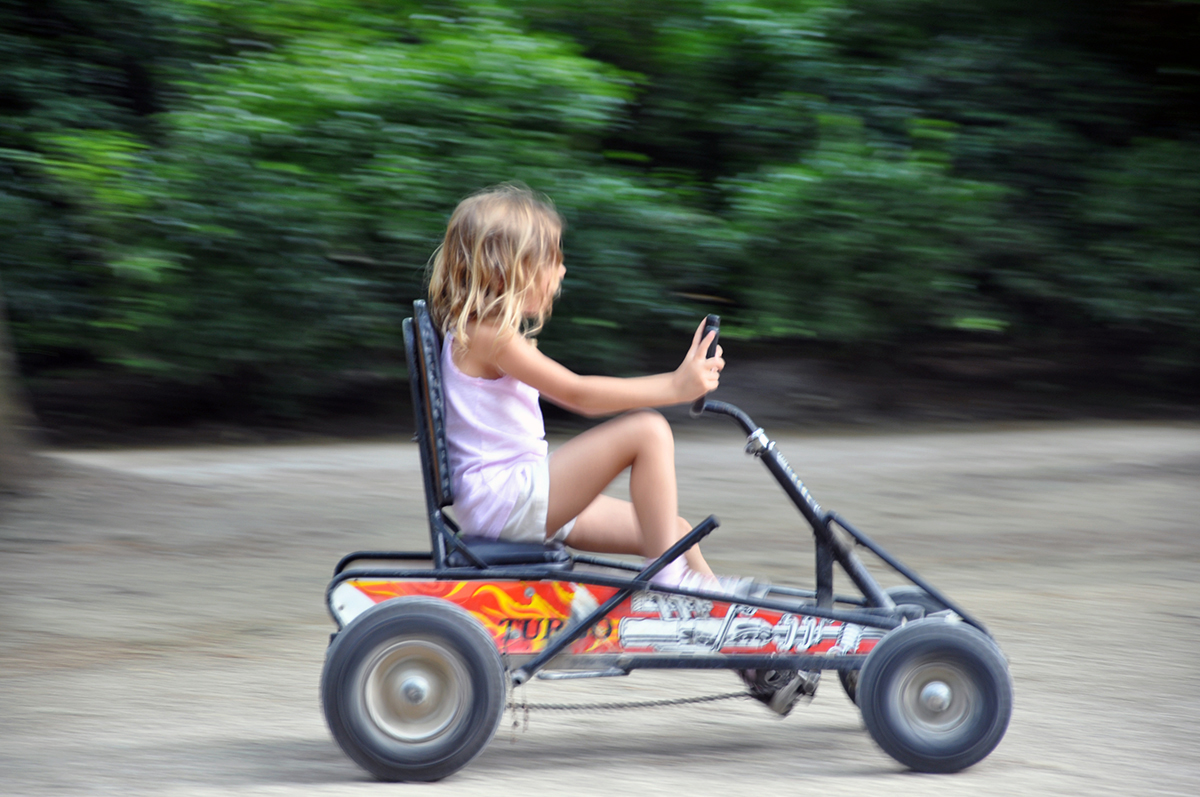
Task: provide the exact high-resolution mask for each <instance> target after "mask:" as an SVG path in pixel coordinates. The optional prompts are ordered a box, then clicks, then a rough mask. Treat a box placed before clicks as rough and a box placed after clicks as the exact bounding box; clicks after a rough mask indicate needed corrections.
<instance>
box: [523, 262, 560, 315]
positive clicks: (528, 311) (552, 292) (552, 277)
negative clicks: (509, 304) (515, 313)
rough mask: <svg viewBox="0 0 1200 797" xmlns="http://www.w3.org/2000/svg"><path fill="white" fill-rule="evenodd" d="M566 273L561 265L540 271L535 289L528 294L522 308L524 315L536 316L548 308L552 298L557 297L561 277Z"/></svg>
mask: <svg viewBox="0 0 1200 797" xmlns="http://www.w3.org/2000/svg"><path fill="white" fill-rule="evenodd" d="M566 273H567V267H566V265H565V264H563V263H559V264H558V265H557V266H549V267H547V268H544V269H542V273H541V274H540V275H538V280H537V287H536V289H535V290H534V291H532V292H531V293H530V296H529V300H528V302H526V305H525V307H524V308H522V309H523V310H524V311H525V315H527V316H532V315H536V314H537V313H538V311H539V310H541V309H542V308H543V307H549V306H550V303H551V302H553V301H554V297H555V296H557V295H558V289H559V288H560V287H562V281H563V277H564V276H566Z"/></svg>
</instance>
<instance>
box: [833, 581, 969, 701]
mask: <svg viewBox="0 0 1200 797" xmlns="http://www.w3.org/2000/svg"><path fill="white" fill-rule="evenodd" d="M884 592H886V593H887V595H888V597H889V598H891V599H892V602H893V603H895V604H896V605H897V606H901V605H903V604H910V605H914V606H920V607H921V608H922V609H924V610H925V614H926V615H930V614H933V613H934V612H940V611H942V610H943V609H946V608H948V607H947V606H946V604H944V603H942V602H941V601H940V600H938V599H937V598H935V597H933V596H932V595H930V594H929V593H928V592H926V591H925V590H923V589H921V588H920V587H918V586H916V585H913V584H903V585H901V586H898V587H888V588H887V589H885V590H884ZM858 673H859V671H858V670H838V680H839V681H841V682H842V689H845V690H846V697H848V698H850V702H851V703H858Z"/></svg>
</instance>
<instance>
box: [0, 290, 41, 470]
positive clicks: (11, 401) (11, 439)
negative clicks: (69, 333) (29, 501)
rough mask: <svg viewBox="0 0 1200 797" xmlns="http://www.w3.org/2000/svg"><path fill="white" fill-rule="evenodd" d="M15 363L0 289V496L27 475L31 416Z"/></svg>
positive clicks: (2, 294) (29, 457) (29, 467)
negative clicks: (22, 398)
mask: <svg viewBox="0 0 1200 797" xmlns="http://www.w3.org/2000/svg"><path fill="white" fill-rule="evenodd" d="M16 366H17V360H16V356H15V353H14V351H13V348H12V343H11V341H10V339H9V337H8V318H7V316H6V315H5V312H4V293H3V289H2V287H0V493H5V492H12V491H14V490H16V489H17V488H18V487H19V486H20V485H21V484H22V483H23V482H24V481H25V480H26V479H27V478H28V477H29V475H30V469H31V467H32V465H33V461H32V458H31V456H30V451H29V423H30V420H31V416H30V414H29V411H28V410H27V409H26V408H25V404H24V402H23V401H22V400H21V397H20V392H19V390H18V389H17V367H16Z"/></svg>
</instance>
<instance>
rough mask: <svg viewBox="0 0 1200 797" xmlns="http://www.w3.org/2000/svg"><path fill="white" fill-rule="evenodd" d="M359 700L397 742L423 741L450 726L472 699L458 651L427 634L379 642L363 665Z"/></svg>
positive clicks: (460, 717) (464, 710)
mask: <svg viewBox="0 0 1200 797" xmlns="http://www.w3.org/2000/svg"><path fill="white" fill-rule="evenodd" d="M366 674H367V677H366V679H365V680H364V682H363V702H364V703H365V704H366V708H367V713H368V714H369V715H370V717H371V720H372V721H373V722H374V723H375V725H376V726H377V727H378V728H379V729H380V730H382V731H383V732H384V733H386V734H387V735H389V736H391V737H393V738H395V739H398V740H400V741H402V742H410V743H416V742H427V741H430V740H431V739H435V738H437V737H438V736H440V735H442V734H443V733H445V732H446V731H447V730H449V729H450V728H452V727H454V726H455V725H456V724H457V723H458V721H460V720H461V719H462V718H463V715H464V714H465V713H466V711H467V708H468V707H469V706H470V702H471V682H470V679H469V678H468V676H467V672H466V669H465V668H464V667H463V665H462V662H461V661H460V659H459V657H458V656H456V655H455V654H454V653H453V652H452V651H450V650H448V649H446V648H445V647H443V646H442V645H440V644H438V643H436V642H432V641H429V640H423V639H421V640H404V641H401V642H395V643H393V644H391V645H388V646H386V647H384V648H383V649H382V650H380V651H379V653H377V654H376V655H375V656H374V658H372V660H371V662H370V663H369V664H368V665H367V668H366Z"/></svg>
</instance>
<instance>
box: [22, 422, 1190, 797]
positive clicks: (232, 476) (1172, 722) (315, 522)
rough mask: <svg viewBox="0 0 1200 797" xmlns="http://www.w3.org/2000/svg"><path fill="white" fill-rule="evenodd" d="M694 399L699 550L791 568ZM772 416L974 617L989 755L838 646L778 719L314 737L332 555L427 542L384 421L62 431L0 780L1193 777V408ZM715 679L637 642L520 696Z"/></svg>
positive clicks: (745, 787) (249, 782) (46, 491)
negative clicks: (900, 725)
mask: <svg viewBox="0 0 1200 797" xmlns="http://www.w3.org/2000/svg"><path fill="white" fill-rule="evenodd" d="M683 426H687V428H685V429H683V433H684V434H686V435H687V436H685V437H682V438H681V439H680V440H679V443H678V463H679V470H680V482H681V501H682V507H683V511H684V513H685V514H686V515H687V516H689V517H691V518H692V519H694V520H698V519H700V518H702V517H703V516H704V515H707V514H709V513H710V512H711V513H713V514H716V515H717V516H718V517H719V518H720V519H721V520H722V524H723V525H722V528H721V529H719V530H718V531H717V532H716V533H715V534H714V535H713V536H712V537H710V538H709V541H708V542H706V545H705V547H706V551H707V554H708V556H709V559H710V560H711V561H712V562H713V564H714V566H715V567H716V568H717V569H718V571H719V572H728V573H739V574H748V575H757V576H761V577H764V578H768V579H771V580H773V581H776V582H781V583H794V584H800V585H811V580H812V550H811V549H812V545H811V535H810V534H809V533H807V532H806V531H805V530H804V529H803V528H801V527H800V526H799V524H798V516H797V515H796V514H795V513H794V512H793V511H792V510H791V509H790V507H789V505H787V504H786V502H785V500H784V498H783V495H782V492H781V491H780V490H779V488H778V487H777V486H776V485H775V484H774V483H773V482H772V481H770V480H769V478H768V475H767V474H766V472H765V471H764V470H763V469H762V467H761V466H760V465H759V464H758V463H756V462H754V461H753V460H752V459H750V458H748V457H746V456H745V455H743V454H742V453H741V445H742V440H741V438H740V435H739V434H738V433H737V432H736V430H734V429H732V428H728V429H727V428H726V427H725V426H724V425H722V424H720V423H718V422H716V421H713V422H708V421H703V422H697V423H695V424H691V425H681V427H683ZM777 439H778V442H779V444H780V447H781V448H782V450H783V451H784V452H785V454H786V455H787V456H788V458H789V460H790V461H791V462H792V464H793V466H794V467H795V468H796V470H797V471H798V472H799V473H800V474H801V476H802V477H804V478H805V480H806V482H807V484H808V485H809V487H810V488H811V490H812V491H813V493H814V495H815V496H816V497H817V499H818V500H819V501H821V503H822V504H823V505H825V506H827V507H830V508H833V509H837V510H838V511H839V512H841V513H842V514H843V515H845V516H846V517H847V518H849V519H850V520H851V521H852V522H854V523H855V524H856V525H858V526H859V527H860V528H863V529H864V530H865V531H867V532H868V533H870V534H872V536H874V537H875V538H876V539H877V540H878V541H880V542H881V543H883V544H884V545H885V546H886V547H888V548H889V549H890V550H891V551H893V552H894V553H895V554H897V555H898V556H899V557H900V558H901V559H903V560H905V561H906V562H907V563H909V564H910V565H912V566H913V567H915V568H916V569H917V570H918V571H919V572H921V573H922V574H924V575H925V576H927V577H928V578H930V579H931V580H932V581H933V582H934V583H935V584H937V585H938V586H939V587H941V588H942V589H943V590H944V591H945V592H947V593H948V594H949V595H951V596H953V597H954V598H956V599H958V600H959V601H960V602H961V603H962V604H963V605H964V606H966V607H967V608H968V609H971V610H973V611H974V612H975V613H976V614H978V615H979V616H980V617H982V618H983V619H984V620H985V621H986V622H987V623H988V624H989V625H990V627H991V629H992V631H993V633H994V634H995V636H996V638H997V640H998V641H999V643H1000V645H1001V646H1002V648H1003V649H1004V651H1005V652H1006V654H1007V655H1008V657H1009V658H1010V661H1011V666H1012V673H1013V678H1014V682H1015V688H1016V708H1015V711H1014V714H1013V719H1012V724H1011V726H1010V729H1009V732H1008V735H1007V737H1006V738H1005V739H1004V741H1003V742H1002V743H1001V744H1000V746H999V747H998V748H997V749H996V751H995V752H994V753H993V754H992V755H991V756H990V757H989V758H987V759H986V760H985V761H983V762H982V763H980V764H978V765H977V766H975V767H973V768H971V769H969V770H967V771H965V772H962V773H959V774H956V775H949V776H945V775H943V776H928V775H915V774H912V773H908V772H906V771H904V770H903V769H902V768H901V767H900V766H899V765H897V764H896V763H895V762H894V761H892V760H891V759H890V758H888V757H887V756H885V755H884V754H883V753H882V752H880V751H879V750H878V748H876V747H875V746H874V744H873V743H872V741H871V739H870V737H869V736H868V735H867V733H866V731H865V729H864V728H863V725H862V720H861V718H860V716H859V714H858V712H857V710H856V709H855V707H854V706H853V705H852V704H851V703H850V702H849V701H848V700H847V699H846V697H845V696H844V695H843V693H842V691H841V689H840V687H839V686H838V684H837V681H836V679H835V678H833V677H830V676H828V675H827V678H826V680H825V681H824V682H823V683H822V686H821V690H820V692H819V694H818V695H817V697H816V699H815V700H814V701H813V702H812V703H811V704H808V705H802V706H800V707H798V708H797V709H796V711H794V712H793V713H792V715H791V716H789V717H787V718H786V719H783V720H780V719H777V718H775V717H774V716H773V715H771V714H769V713H768V712H767V711H766V710H765V709H764V708H762V707H761V706H759V705H757V704H754V703H751V702H743V701H725V702H720V703H712V704H708V705H695V706H687V707H677V708H662V709H653V710H641V711H624V712H607V713H594V712H593V713H569V714H568V713H549V712H540V713H539V712H532V713H531V714H530V717H529V724H528V728H526V727H525V725H524V717H518V718H517V719H518V720H519V723H518V727H516V728H514V727H512V720H513V717H512V716H511V715H506V717H505V720H504V722H503V723H502V725H501V729H500V732H499V734H498V735H497V737H496V739H495V740H494V741H493V742H492V744H491V745H490V746H489V747H488V748H487V749H486V750H485V751H484V752H483V754H482V755H481V756H480V757H479V758H477V759H476V760H475V761H474V762H473V763H472V764H471V765H470V766H469V767H468V768H467V769H465V770H463V771H461V772H460V773H458V774H456V775H454V776H452V777H450V778H448V779H446V780H444V781H442V782H441V783H437V784H431V785H393V784H382V783H377V782H375V781H373V780H371V779H370V778H369V777H368V776H367V775H366V774H365V773H363V772H362V771H361V770H359V769H358V768H357V767H356V766H355V765H354V764H353V763H352V762H350V761H349V760H348V759H347V758H346V757H345V756H344V755H343V754H342V753H341V751H340V750H339V748H338V747H337V745H336V744H335V743H334V741H333V740H332V738H331V737H330V735H329V732H328V731H327V729H326V727H325V723H324V720H323V718H322V715H321V711H320V707H319V705H318V679H319V675H320V671H321V665H322V659H323V656H324V652H325V645H326V642H327V640H328V635H329V633H330V631H331V630H332V629H333V626H332V623H331V621H330V620H329V618H328V616H327V615H326V612H325V607H324V604H323V597H324V588H325V584H326V582H327V580H328V578H329V576H330V573H331V570H332V567H333V565H334V563H335V562H336V560H337V558H338V557H339V556H340V555H341V554H343V553H346V552H348V551H350V550H355V549H372V548H399V549H414V548H422V547H425V546H426V545H427V539H428V538H427V536H426V534H427V532H426V528H425V526H424V523H423V520H422V513H423V510H422V503H421V492H420V491H421V487H420V481H419V479H420V477H419V466H418V462H417V452H416V447H415V446H414V445H413V444H411V443H408V442H379V443H362V444H337V445H308V446H300V445H294V446H273V447H225V448H204V449H194V448H193V449H173V450H122V451H108V452H58V453H55V454H53V455H51V459H52V465H51V466H50V467H49V468H48V473H47V475H46V477H45V478H44V479H43V480H41V481H40V482H39V483H37V484H36V485H35V487H34V489H33V491H32V493H31V494H30V495H27V496H25V497H23V498H19V499H16V500H14V501H10V502H8V503H7V504H6V505H5V506H4V508H3V510H2V512H3V514H2V515H0V552H2V556H0V597H2V601H3V603H2V606H3V610H2V611H0V792H2V793H4V794H5V795H66V796H69V795H84V794H121V795H134V794H154V795H232V794H238V795H242V794H271V795H343V794H347V795H348V794H355V795H367V794H372V795H373V794H395V793H405V794H409V793H411V794H447V795H459V794H462V795H484V794H489V795H490V794H547V793H550V792H551V790H554V791H562V792H565V793H569V794H597V795H600V794H605V795H611V794H689V795H729V794H745V793H756V794H785V793H786V794H789V795H805V794H829V793H836V794H842V795H867V794H870V795H877V794H884V793H886V794H889V795H910V794H912V795H915V794H920V795H961V794H973V795H1013V794H1075V795H1100V794H1138V795H1150V794H1178V795H1185V794H1186V795H1193V794H1195V793H1196V789H1197V786H1196V784H1197V783H1200V657H1198V655H1197V654H1198V653H1200V638H1198V637H1200V588H1197V582H1198V581H1200V425H1196V424H1154V423H1125V424H1088V425H1081V424H1068V425H1063V424H1055V425H1034V426H1029V425H1027V426H1008V427H990V428H987V429H982V430H981V429H979V428H975V429H972V430H963V429H955V430H936V429H935V430H931V429H925V430H922V431H918V432H911V433H904V434H881V433H871V434H865V433H858V434H842V435H824V436H822V435H815V434H794V433H793V434H787V435H780V436H779V437H778V438H777ZM880 572H882V571H880ZM891 581H893V582H894V581H895V579H891ZM839 583H840V584H841V585H842V588H843V589H844V588H846V587H847V586H848V580H847V579H845V578H844V577H842V578H841V579H840V581H839ZM735 687H736V683H735V680H734V677H733V676H732V675H730V674H729V673H725V672H716V673H682V674H681V673H634V674H633V675H632V676H631V677H629V678H625V679H605V680H600V681H585V682H572V683H568V684H564V683H548V682H534V683H533V684H531V685H529V686H528V687H526V689H525V694H524V697H525V698H526V699H528V700H529V701H531V702H538V701H542V702H577V701H605V700H627V699H638V698H646V699H654V698H672V697H681V696H690V695H705V694H712V693H720V692H727V691H730V690H731V689H734V688H735Z"/></svg>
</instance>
